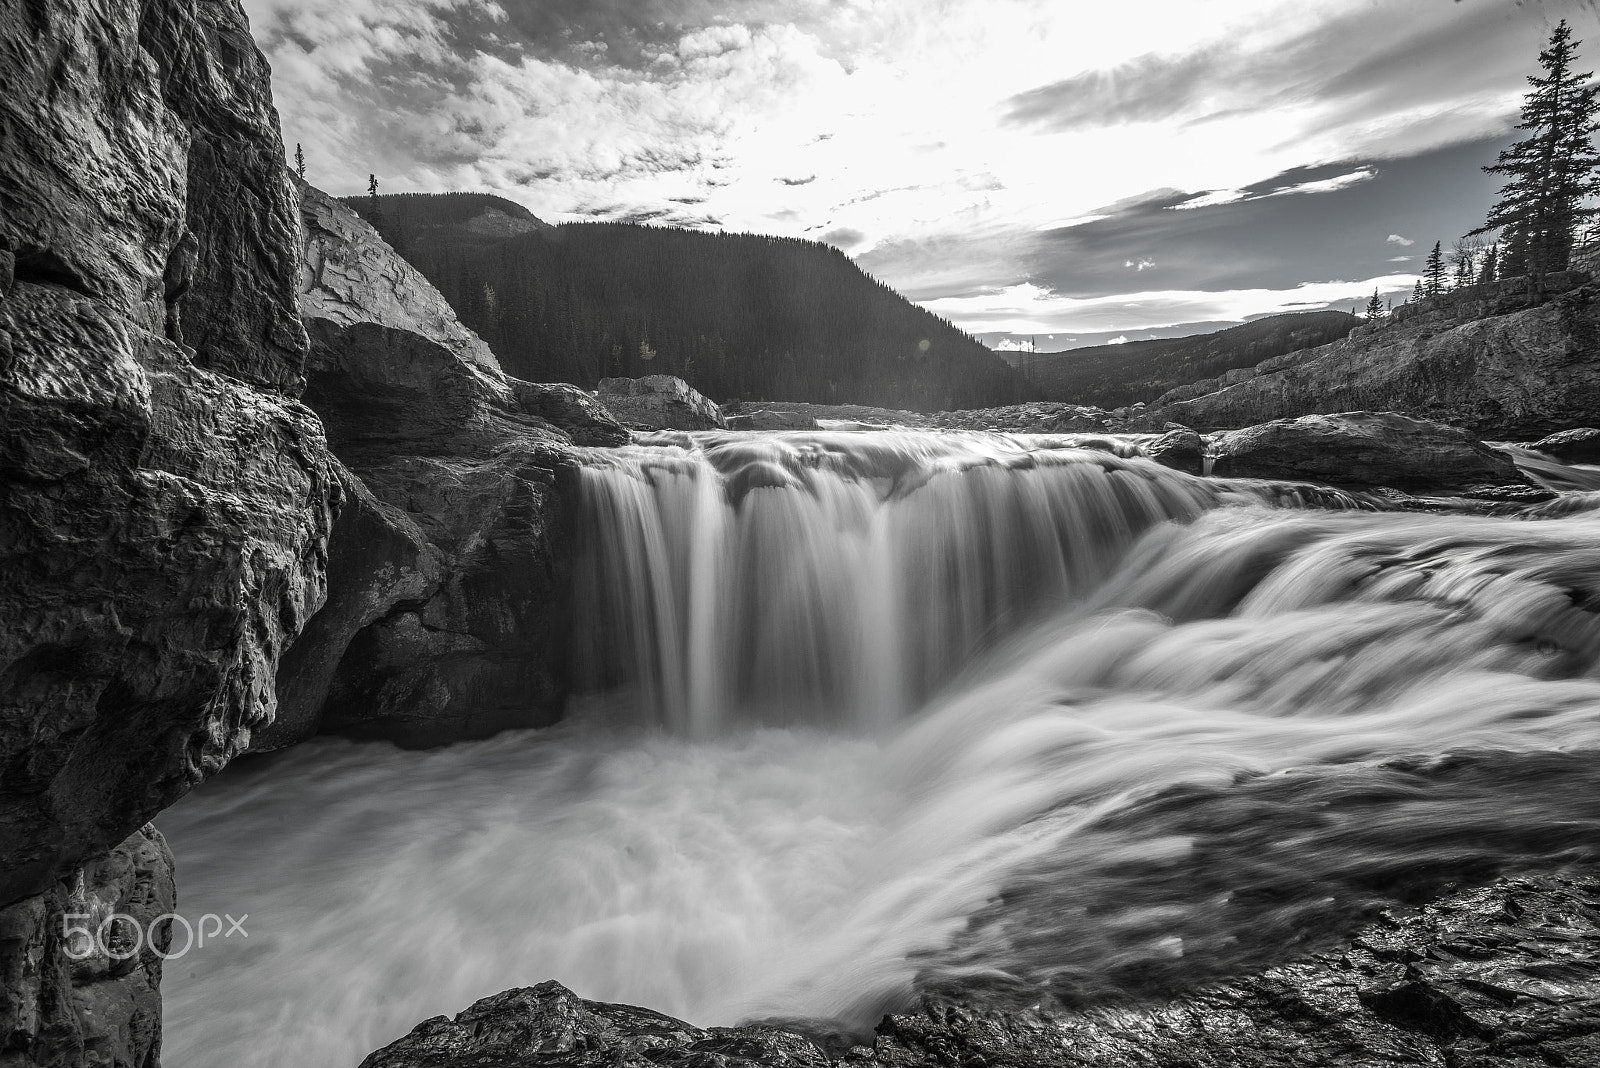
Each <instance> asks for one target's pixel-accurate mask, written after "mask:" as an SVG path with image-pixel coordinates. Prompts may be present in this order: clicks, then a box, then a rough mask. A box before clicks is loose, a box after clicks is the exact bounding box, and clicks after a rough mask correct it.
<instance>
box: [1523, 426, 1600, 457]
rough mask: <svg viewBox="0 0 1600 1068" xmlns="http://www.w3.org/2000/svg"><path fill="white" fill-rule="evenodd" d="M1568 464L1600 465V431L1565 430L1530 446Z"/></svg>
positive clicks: (1589, 429)
mask: <svg viewBox="0 0 1600 1068" xmlns="http://www.w3.org/2000/svg"><path fill="white" fill-rule="evenodd" d="M1528 448H1530V449H1536V450H1538V451H1539V452H1542V453H1545V454H1546V455H1549V456H1553V457H1555V458H1556V459H1557V460H1560V461H1561V462H1562V463H1567V464H1600V430H1596V429H1594V428H1593V427H1583V428H1581V429H1578V430H1563V431H1561V432H1560V433H1557V434H1551V435H1550V436H1549V437H1546V438H1541V439H1540V440H1538V441H1536V442H1534V443H1533V444H1531V445H1529V446H1528Z"/></svg>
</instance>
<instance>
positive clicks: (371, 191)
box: [367, 174, 385, 235]
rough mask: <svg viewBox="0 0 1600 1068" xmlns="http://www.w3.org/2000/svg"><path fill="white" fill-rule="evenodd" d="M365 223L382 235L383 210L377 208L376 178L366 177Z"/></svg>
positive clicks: (370, 175) (373, 176) (372, 175)
mask: <svg viewBox="0 0 1600 1068" xmlns="http://www.w3.org/2000/svg"><path fill="white" fill-rule="evenodd" d="M367 209H368V210H367V221H368V222H370V223H371V224H372V228H373V229H374V230H376V231H378V233H379V234H380V235H381V234H382V233H383V224H384V222H385V220H384V217H383V209H382V208H379V207H378V176H377V175H376V174H369V175H367Z"/></svg>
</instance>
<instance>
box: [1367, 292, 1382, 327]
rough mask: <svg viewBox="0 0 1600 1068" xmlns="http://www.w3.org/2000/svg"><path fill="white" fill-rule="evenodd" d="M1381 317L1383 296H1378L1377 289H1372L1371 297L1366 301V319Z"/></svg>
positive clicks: (1369, 320) (1371, 319)
mask: <svg viewBox="0 0 1600 1068" xmlns="http://www.w3.org/2000/svg"><path fill="white" fill-rule="evenodd" d="M1381 318H1383V298H1382V297H1380V296H1378V291H1377V290H1376V289H1374V290H1373V291H1372V299H1371V300H1369V301H1367V321H1368V322H1369V323H1370V322H1372V321H1373V320H1375V319H1381Z"/></svg>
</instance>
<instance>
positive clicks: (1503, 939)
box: [362, 872, 1600, 1068]
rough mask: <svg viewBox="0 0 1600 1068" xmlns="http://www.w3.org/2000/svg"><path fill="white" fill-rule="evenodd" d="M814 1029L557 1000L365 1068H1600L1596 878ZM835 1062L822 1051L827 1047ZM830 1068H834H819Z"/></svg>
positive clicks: (540, 989) (1518, 886)
mask: <svg viewBox="0 0 1600 1068" xmlns="http://www.w3.org/2000/svg"><path fill="white" fill-rule="evenodd" d="M826 1029H827V1028H826V1025H825V1024H822V1023H818V1024H816V1025H815V1026H812V1027H805V1028H792V1027H787V1026H783V1025H770V1024H769V1025H747V1026H744V1027H735V1028H712V1029H709V1030H702V1029H700V1028H695V1027H692V1026H691V1025H689V1024H686V1023H683V1022H682V1021H679V1020H674V1019H672V1018H670V1017H665V1016H662V1015H660V1014H659V1013H654V1012H650V1011H648V1010H644V1009H637V1008H633V1007H630V1006H624V1005H607V1004H602V1003H598V1002H591V1001H584V1000H582V999H580V998H578V997H576V996H575V995H573V994H572V992H571V991H569V990H567V989H566V988H565V987H562V986H560V985H559V984H557V983H554V982H548V983H543V984H541V985H539V986H537V987H533V988H528V989H520V990H512V991H507V992H506V993H504V994H499V995H496V996H494V997H490V998H485V999H484V1000H482V1001H479V1002H477V1003H476V1004H474V1005H473V1006H472V1007H471V1008H469V1009H468V1010H466V1011H465V1012H463V1013H462V1014H461V1015H459V1016H457V1017H456V1018H455V1019H454V1020H450V1019H447V1018H446V1017H443V1016H439V1017H435V1018H434V1019H432V1020H428V1021H425V1022H423V1023H422V1024H419V1025H418V1026H417V1027H416V1028H415V1029H414V1030H413V1031H412V1032H411V1033H410V1034H409V1035H407V1036H405V1037H404V1038H402V1039H400V1040H398V1041H397V1042H394V1043H392V1044H391V1045H389V1046H387V1047H385V1048H384V1049H382V1050H379V1051H378V1052H376V1053H374V1054H372V1055H371V1056H369V1057H368V1058H367V1059H366V1060H365V1061H363V1062H362V1068H424V1066H426V1068H480V1066H487V1065H496V1066H501V1065H503V1066H507V1068H510V1066H516V1068H541V1066H545V1065H550V1066H556V1065H605V1066H612V1065H617V1066H621V1065H641V1066H642V1065H644V1064H652V1063H653V1064H665V1065H686V1066H687V1065H691V1064H692V1065H706V1064H716V1065H744V1064H752V1063H754V1064H778V1065H806V1066H808V1068H809V1066H812V1065H816V1066H817V1068H821V1066H822V1065H825V1064H834V1065H837V1066H839V1068H927V1066H940V1068H969V1066H974V1065H1020V1066H1036V1068H1224V1066H1227V1068H1283V1066H1288V1065H1321V1066H1328V1068H1373V1066H1379V1065H1394V1066H1396V1068H1398V1066H1400V1065H1438V1066H1440V1068H1444V1066H1446V1065H1459V1066H1462V1068H1532V1066H1535V1065H1539V1066H1544V1065H1589V1064H1596V1063H1600V877H1596V875H1595V874H1594V873H1592V872H1585V873H1576V874H1573V875H1547V876H1537V877H1525V878H1507V879H1502V880H1499V881H1497V882H1494V883H1492V884H1491V885H1488V886H1485V887H1481V888H1477V889H1472V890H1467V891H1464V892H1460V893H1456V894H1453V895H1451V896H1449V897H1446V898H1444V899H1443V900H1441V901H1438V902H1436V903H1435V904H1432V905H1429V906H1426V907H1424V908H1422V909H1420V910H1417V911H1397V912H1391V913H1385V914H1384V915H1383V916H1382V917H1381V918H1380V919H1379V920H1378V921H1377V922H1376V923H1374V924H1372V925H1371V926H1369V927H1367V928H1366V929H1364V930H1363V931H1361V932H1360V934H1358V935H1357V936H1356V937H1355V938H1354V939H1353V940H1352V941H1351V942H1350V943H1349V944H1348V945H1347V946H1346V947H1345V948H1344V949H1343V950H1341V951H1338V952H1333V953H1324V954H1316V955H1311V956H1306V957H1301V958H1299V959H1296V960H1293V961H1291V962H1289V963H1286V964H1283V965H1280V966H1278V967H1273V968H1268V969H1266V970H1264V971H1262V972H1259V973H1257V974H1253V975H1247V976H1243V977H1240V978H1237V979H1234V980H1231V981H1227V982H1222V983H1217V984H1212V985H1207V986H1204V987H1201V988H1199V989H1196V990H1194V991H1192V992H1190V993H1187V994H1184V995H1182V996H1179V997H1176V998H1174V999H1172V1000H1170V1001H1158V1002H1153V1003H1149V1004H1140V1005H1131V1006H1121V1007H1116V1008H1098V1009H1088V1010H1084V1011H1077V1012H1074V1011H1064V1010H1056V1009H1050V1008H1045V1007H1043V1006H1041V1007H1039V1008H1035V1009H1030V1010H1025V1011H1011V1010H999V1009H993V1008H985V1007H983V1006H982V1004H981V1003H968V1004H963V1003H961V1002H959V1001H953V1000H950V999H948V998H945V997H929V998H926V999H925V1000H924V1001H923V1003H922V1004H921V1005H920V1006H919V1007H918V1008H917V1009H915V1010H913V1011H911V1012H906V1013H899V1014H895V1015H891V1016H887V1017H885V1018H884V1019H883V1021H882V1022H881V1023H880V1024H879V1025H878V1026H877V1029H876V1034H875V1035H873V1036H863V1039H864V1040H863V1041H862V1043H861V1044H858V1045H855V1046H853V1047H850V1048H847V1049H834V1048H830V1049H828V1050H826V1051H825V1050H824V1048H823V1046H821V1045H818V1044H817V1043H816V1042H815V1041H814V1040H813V1039H811V1038H809V1037H807V1035H809V1034H823V1033H825V1032H826ZM829 1046H830V1047H832V1043H829ZM830 1054H831V1056H830Z"/></svg>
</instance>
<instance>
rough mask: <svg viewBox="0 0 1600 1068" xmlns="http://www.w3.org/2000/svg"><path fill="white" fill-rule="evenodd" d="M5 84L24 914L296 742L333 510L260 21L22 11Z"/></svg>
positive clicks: (18, 819)
mask: <svg viewBox="0 0 1600 1068" xmlns="http://www.w3.org/2000/svg"><path fill="white" fill-rule="evenodd" d="M0 71H3V74H0V77H3V78H4V79H5V82H4V85H3V86H0V129H4V130H5V131H6V141H5V145H4V150H3V151H0V248H3V249H4V250H5V252H6V254H7V255H8V257H9V258H10V259H11V260H12V261H13V262H14V265H15V266H14V276H15V277H14V281H13V284H12V287H11V289H10V291H9V293H7V294H6V295H5V296H4V297H3V299H0V904H3V903H9V902H13V901H16V900H17V899H19V898H22V897H24V896H27V895H30V894H37V893H39V892H41V891H43V890H46V889H47V888H48V887H49V886H50V885H51V884H52V882H53V881H54V880H55V879H56V878H57V877H58V876H60V875H61V874H63V873H64V872H67V871H70V870H72V869H73V868H75V867H76V866H77V865H78V864H80V863H82V862H83V861H85V860H87V859H89V858H92V857H93V856H95V855H98V854H103V853H104V852H105V851H106V850H107V849H109V848H111V847H112V846H113V845H115V844H116V843H117V842H119V841H121V840H122V839H124V838H126V837H127V836H128V834H130V833H131V832H132V831H134V830H135V829H137V828H138V827H139V826H141V825H142V824H143V823H144V822H145V821H147V820H148V819H149V818H150V817H151V816H153V815H154V814H155V813H156V812H157V811H158V810H160V809H161V808H162V807H164V806H166V805H168V804H170V803H171V802H173V801H174V800H176V799H177V798H178V797H179V796H181V795H182V794H183V793H184V792H185V791H186V790H187V789H188V788H189V787H191V786H192V785H194V784H195V783H196V782H198V781H200V780H201V779H203V778H204V777H205V776H206V775H208V774H210V773H211V772H214V771H216V770H217V769H218V768H220V767H221V766H222V765H223V764H225V763H226V762H227V760H228V759H229V758H230V757H232V756H233V755H234V754H235V753H236V752H238V751H239V750H240V749H242V748H243V747H244V746H246V745H248V743H249V741H250V736H251V732H252V731H253V730H255V729H257V728H259V727H260V726H261V725H263V724H265V723H266V722H268V721H270V720H271V718H272V716H273V713H274V710H275V696H274V691H273V684H272V680H273V675H274V673H275V671H276V668H277V661H278V658H279V655H280V654H281V653H282V651H283V649H284V647H285V646H286V645H287V644H288V643H289V641H290V640H291V639H292V638H293V636H294V634H295V633H296V631H297V630H298V629H299V627H300V625H301V624H302V623H303V622H304V621H305V619H306V618H308V617H309V616H310V614H311V612H312V611H313V610H314V609H315V608H316V606H317V605H318V604H320V602H321V600H322V596H323V557H324V554H325V551H326V542H327V537H328V531H329V527H330V525H331V521H332V510H333V504H334V501H335V497H336V493H337V490H336V487H335V485H334V483H333V481H332V478H331V476H330V473H329V468H328V460H327V455H326V450H325V446H324V442H323V436H322V431H321V427H320V426H319V424H318V421H317V419H316V417H315V416H314V415H313V414H312V412H311V411H310V410H309V409H307V408H306V407H304V406H303V405H301V404H299V403H298V402H296V401H294V400H292V399H289V397H288V396H286V395H285V393H284V392H282V390H283V389H286V388H292V387H293V385H294V384H295V383H298V382H299V381H300V380H301V373H302V363H303V360H304V354H305V335H304V332H303V331H302V330H301V329H300V326H299V323H298V320H297V319H296V318H295V317H294V272H293V269H292V268H293V264H294V257H293V248H294V246H293V236H292V235H293V234H294V232H295V218H294V215H293V212H292V201H291V199H290V195H289V191H288V189H287V186H286V177H285V169H284V165H283V157H282V145H281V142H280V141H279V139H278V134H277V116H276V114H275V113H274V111H273V109H272V105H271V97H270V94H269V88H268V82H267V71H266V67H265V64H264V63H262V61H261V59H260V56H259V55H258V53H256V51H255V49H254V46H253V45H252V44H251V43H250V37H249V33H248V30H247V28H246V25H245V21H244V15H243V13H242V12H241V11H240V10H239V8H238V6H237V5H236V4H234V3H222V2H219V3H208V4H204V5H200V6H199V7H198V8H197V7H196V6H195V5H192V4H180V3H176V2H156V3H144V4H135V3H131V2H126V3H107V4H102V5H97V6H94V7H89V6H85V5H81V4H69V3H65V2H44V3H30V4H26V5H20V6H18V5H14V4H12V5H6V6H5V7H4V8H3V10H0ZM22 146H26V151H23V150H22ZM67 176H70V180H68V177H67ZM207 271H209V272H212V273H210V274H207V275H204V276H202V274H201V272H207ZM180 318H186V319H187V321H188V323H189V328H188V329H187V330H186V331H180V329H179V323H180ZM180 333H181V334H183V335H186V338H187V340H188V341H189V342H190V343H191V344H192V346H193V347H192V348H191V347H184V346H180V345H178V344H176V343H175V342H174V341H173V340H171V339H172V338H173V337H176V336H180ZM266 385H270V386H272V387H275V388H272V389H267V388H263V387H264V386H266Z"/></svg>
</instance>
